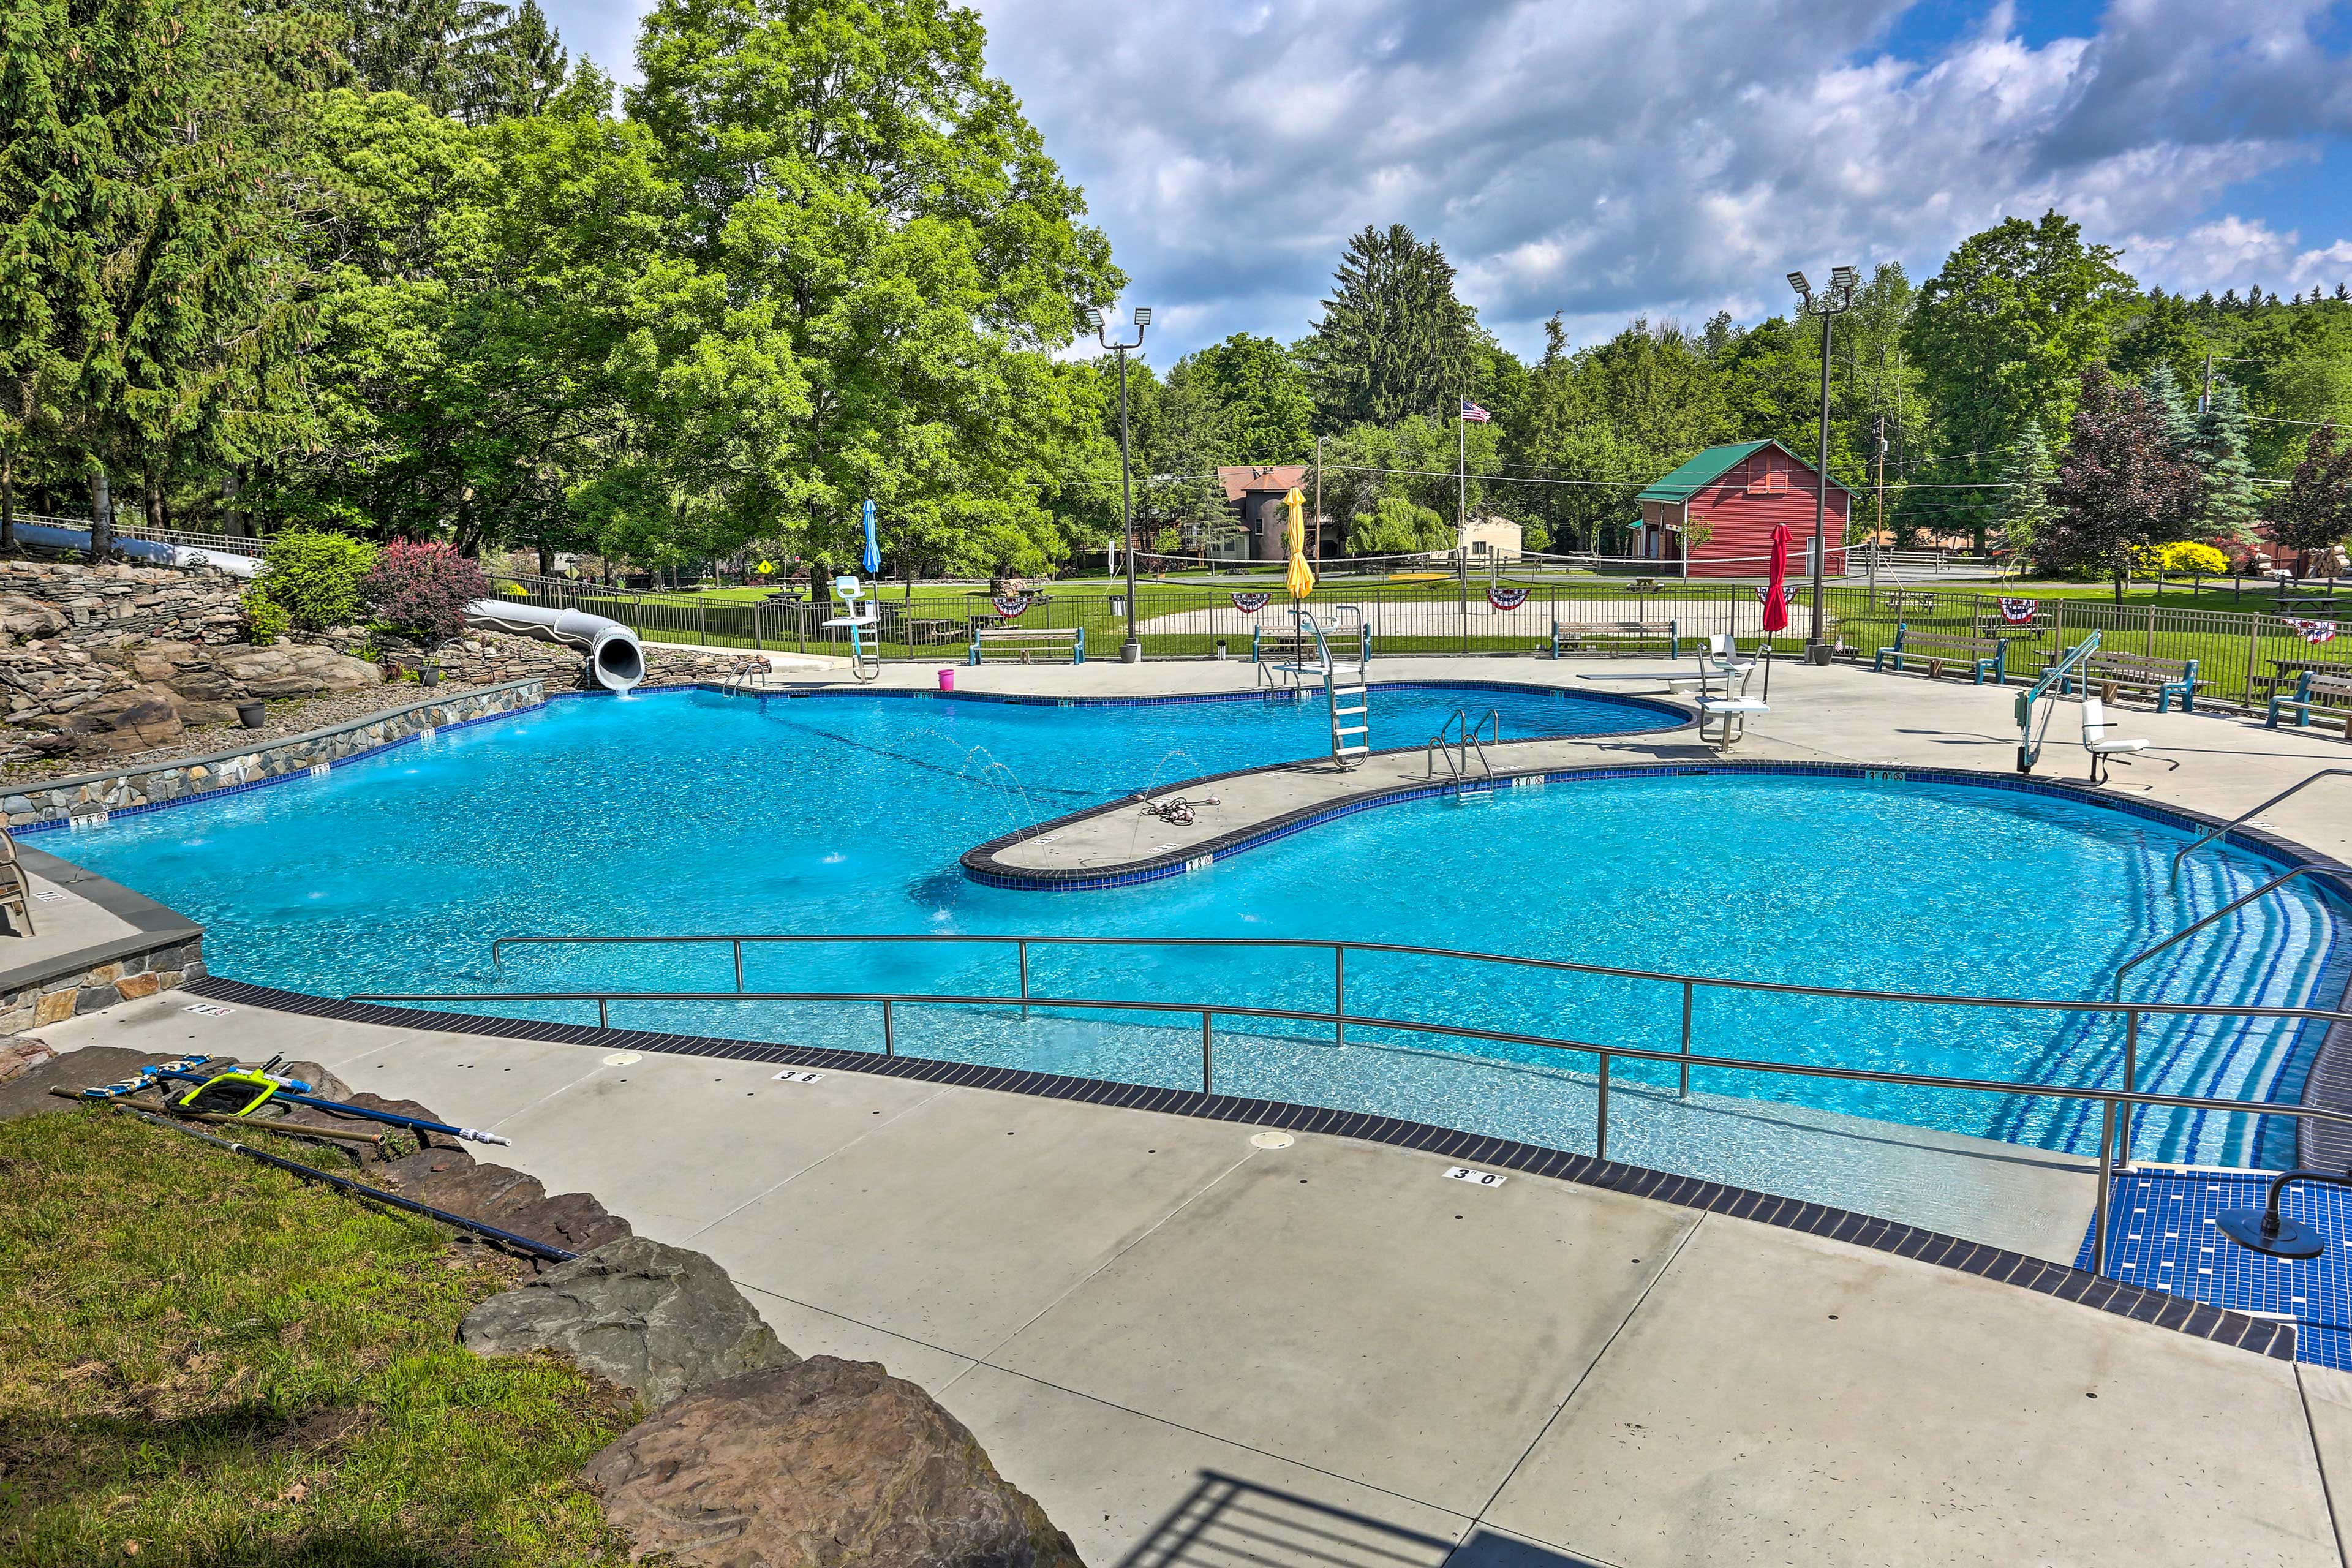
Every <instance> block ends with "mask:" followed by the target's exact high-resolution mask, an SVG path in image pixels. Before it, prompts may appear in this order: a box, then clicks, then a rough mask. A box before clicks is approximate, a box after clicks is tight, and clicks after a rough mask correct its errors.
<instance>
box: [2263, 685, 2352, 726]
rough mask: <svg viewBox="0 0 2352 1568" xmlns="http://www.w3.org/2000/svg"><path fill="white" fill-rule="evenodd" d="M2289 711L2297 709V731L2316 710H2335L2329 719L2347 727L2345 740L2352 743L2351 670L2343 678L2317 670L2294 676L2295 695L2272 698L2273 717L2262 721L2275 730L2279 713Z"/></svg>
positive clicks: (2295, 718)
mask: <svg viewBox="0 0 2352 1568" xmlns="http://www.w3.org/2000/svg"><path fill="white" fill-rule="evenodd" d="M2290 708H2292V709H2293V710H2294V722H2295V727H2296V728H2297V729H2302V728H2304V727H2305V726H2306V725H2308V724H2309V723H2310V722H2311V710H2313V709H2315V708H2323V709H2328V710H2332V711H2330V712H2329V713H2328V714H2327V717H2328V718H2329V719H2331V720H2335V721H2340V722H2341V723H2342V724H2343V726H2344V738H2345V739H2346V740H2347V741H2352V668H2347V669H2346V670H2345V671H2344V672H2343V673H2342V674H2340V675H2322V674H2321V673H2320V672H2319V671H2317V670H2315V669H2305V670H2302V671H2299V672H2298V673H2297V674H2296V676H2295V681H2294V696H2292V697H2289V696H2287V695H2286V694H2285V693H2284V692H2281V693H2279V694H2277V695H2275V696H2273V698H2272V699H2271V707H2270V715H2269V717H2267V718H2265V719H2264V720H2263V723H2265V724H2267V725H2269V726H2270V727H2271V728H2272V729H2273V730H2275V729H2277V728H2278V721H2279V714H2280V713H2281V712H2282V711H2284V710H2286V709H2290Z"/></svg>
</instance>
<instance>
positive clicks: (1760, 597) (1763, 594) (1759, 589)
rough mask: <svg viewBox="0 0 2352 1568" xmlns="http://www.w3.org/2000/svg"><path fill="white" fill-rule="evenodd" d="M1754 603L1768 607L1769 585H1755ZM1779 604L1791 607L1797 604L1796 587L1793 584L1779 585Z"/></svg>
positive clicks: (1769, 598) (1770, 600)
mask: <svg viewBox="0 0 2352 1568" xmlns="http://www.w3.org/2000/svg"><path fill="white" fill-rule="evenodd" d="M1756 602H1757V603H1758V604H1759V605H1769V604H1770V603H1771V602H1772V589H1771V584H1768V583H1759V584H1757V585H1756ZM1780 602H1781V603H1782V604H1784V605H1793V604H1795V603H1796V602H1797V585H1796V584H1794V583H1783V584H1781V585H1780Z"/></svg>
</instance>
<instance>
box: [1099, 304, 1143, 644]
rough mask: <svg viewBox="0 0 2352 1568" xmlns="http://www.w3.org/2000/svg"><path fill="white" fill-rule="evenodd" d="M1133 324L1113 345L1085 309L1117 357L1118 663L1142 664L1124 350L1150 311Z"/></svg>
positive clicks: (1139, 337)
mask: <svg viewBox="0 0 2352 1568" xmlns="http://www.w3.org/2000/svg"><path fill="white" fill-rule="evenodd" d="M1128 319H1129V321H1133V322H1134V323H1135V341H1134V342H1131V343H1130V342H1124V341H1121V342H1112V341H1111V338H1110V331H1109V326H1108V322H1106V321H1104V319H1103V313H1102V312H1101V311H1100V310H1097V309H1096V308H1095V307H1094V306H1092V305H1089V306H1087V325H1088V326H1090V327H1092V328H1093V329H1094V330H1095V339H1096V341H1097V342H1100V343H1101V344H1102V346H1103V347H1105V348H1107V349H1108V350H1110V351H1111V352H1112V353H1116V354H1118V538H1119V545H1120V548H1121V551H1122V552H1123V553H1124V554H1125V555H1126V557H1127V641H1126V642H1125V643H1123V644H1121V645H1120V646H1119V650H1118V658H1119V662H1120V663H1121V664H1141V663H1142V662H1143V639H1142V638H1141V637H1138V636H1136V635H1135V500H1134V490H1133V488H1132V484H1131V482H1130V480H1129V478H1128V463H1127V351H1128V350H1129V349H1139V348H1141V347H1142V346H1143V329H1144V328H1146V327H1148V326H1150V325H1151V308H1150V306H1149V305H1146V306H1142V307H1139V309H1137V310H1131V311H1129V313H1128Z"/></svg>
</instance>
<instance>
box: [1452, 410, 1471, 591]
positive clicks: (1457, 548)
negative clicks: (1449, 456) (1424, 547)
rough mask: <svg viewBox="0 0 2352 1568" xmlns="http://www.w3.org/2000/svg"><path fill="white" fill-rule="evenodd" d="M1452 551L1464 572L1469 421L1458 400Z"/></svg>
mask: <svg viewBox="0 0 2352 1568" xmlns="http://www.w3.org/2000/svg"><path fill="white" fill-rule="evenodd" d="M1469 523H1470V421H1469V420H1468V419H1466V418H1465V417H1463V410H1462V408H1461V406H1460V404H1459V400H1458V399H1457V400H1456V405H1455V407H1454V553H1455V554H1457V555H1459V556H1461V557H1462V560H1463V563H1464V570H1465V571H1466V570H1468V564H1469V560H1470V536H1469V534H1468V532H1467V530H1468V528H1469Z"/></svg>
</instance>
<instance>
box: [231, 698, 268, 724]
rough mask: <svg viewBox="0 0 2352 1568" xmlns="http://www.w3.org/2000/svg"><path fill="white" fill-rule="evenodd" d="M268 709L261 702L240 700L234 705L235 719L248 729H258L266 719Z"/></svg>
mask: <svg viewBox="0 0 2352 1568" xmlns="http://www.w3.org/2000/svg"><path fill="white" fill-rule="evenodd" d="M268 711H269V710H268V707H267V705H265V704H263V703H259V702H240V703H238V704H237V705H236V721H237V722H238V723H239V724H241V725H243V726H244V727H245V728H247V729H248V730H258V729H260V728H261V726H262V724H263V722H264V721H266V720H267V719H268Z"/></svg>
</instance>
